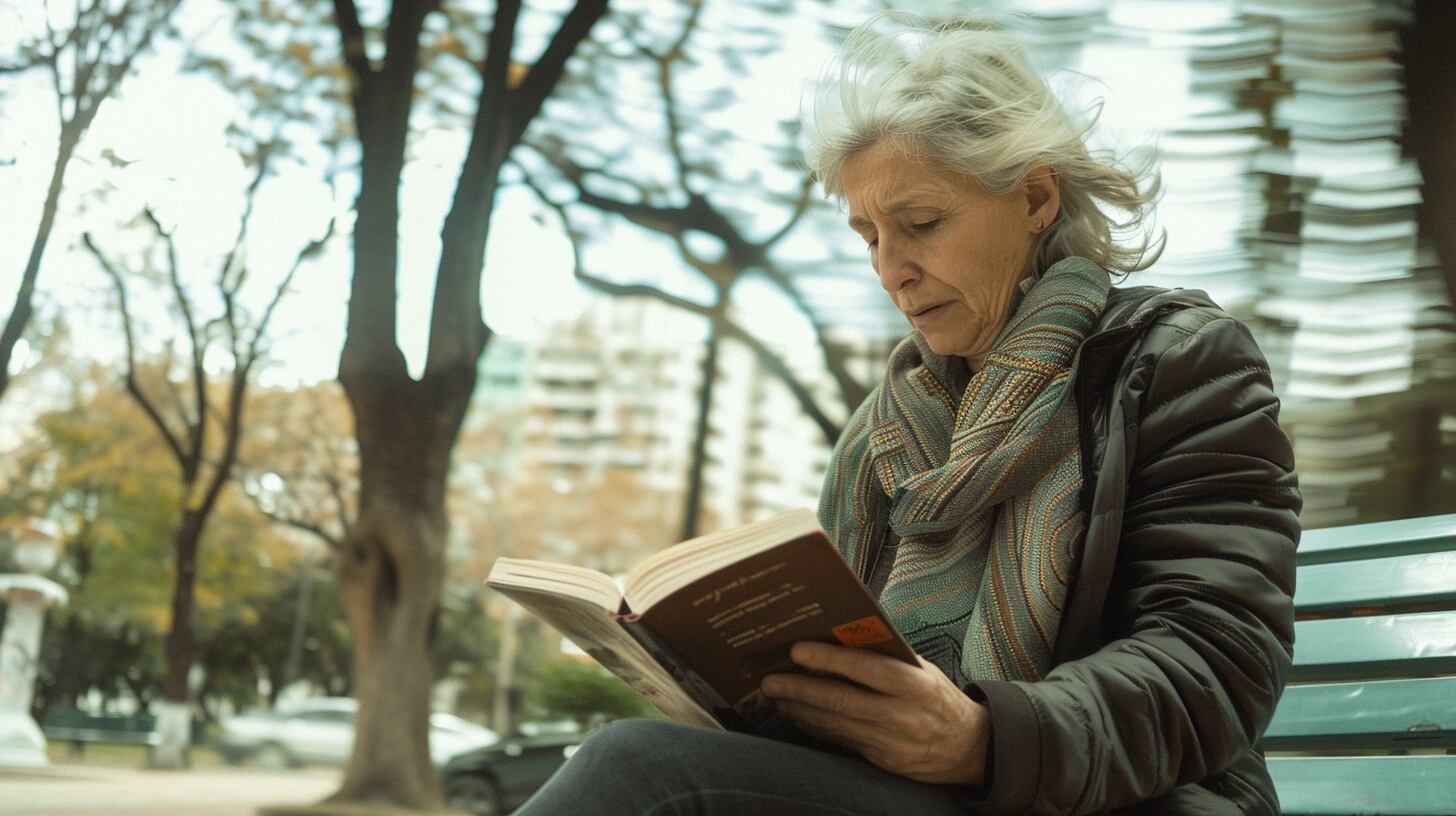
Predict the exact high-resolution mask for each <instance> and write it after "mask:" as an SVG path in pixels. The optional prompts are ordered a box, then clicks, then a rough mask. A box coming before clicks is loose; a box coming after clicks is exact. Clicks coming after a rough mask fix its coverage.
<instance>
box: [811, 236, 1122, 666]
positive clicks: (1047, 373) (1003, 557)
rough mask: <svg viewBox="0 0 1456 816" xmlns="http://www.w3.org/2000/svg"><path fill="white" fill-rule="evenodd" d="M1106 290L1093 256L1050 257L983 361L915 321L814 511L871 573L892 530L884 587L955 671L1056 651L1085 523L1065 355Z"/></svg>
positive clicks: (1044, 661) (912, 630)
mask: <svg viewBox="0 0 1456 816" xmlns="http://www.w3.org/2000/svg"><path fill="white" fill-rule="evenodd" d="M1107 290H1108V276H1107V273H1106V271H1104V270H1103V269H1102V268H1101V267H1099V266H1097V265H1096V264H1095V263H1092V262H1091V261H1088V260H1086V259H1084V258H1068V259H1066V260H1063V261H1060V262H1058V263H1057V264H1055V265H1053V266H1052V267H1051V268H1050V269H1048V270H1047V271H1046V273H1045V274H1044V275H1043V276H1042V277H1041V279H1040V280H1038V281H1037V282H1036V284H1035V285H1034V286H1032V287H1031V289H1030V290H1029V291H1027V293H1026V295H1025V296H1024V297H1023V298H1022V301H1021V303H1020V304H1019V305H1018V306H1017V308H1016V311H1015V313H1014V314H1013V315H1012V317H1011V319H1009V320H1008V321H1007V323H1006V326H1005V328H1004V329H1002V331H1001V334H1000V336H999V337H998V338H997V340H996V342H995V344H994V346H993V347H992V349H991V351H990V352H989V353H988V354H987V355H986V358H985V361H984V364H983V365H982V367H981V369H980V371H978V372H976V373H975V375H974V376H970V375H969V373H968V370H967V368H966V366H965V364H964V362H963V361H962V360H961V359H960V358H946V357H941V356H939V355H937V354H935V353H934V352H932V351H931V350H930V348H929V347H928V346H927V345H926V343H925V338H924V337H923V336H922V335H921V334H920V333H919V332H916V333H914V334H913V335H911V336H910V337H908V338H906V340H905V341H904V342H902V343H900V345H899V346H898V347H897V348H896V349H895V351H894V353H893V354H892V355H891V358H890V362H889V366H888V368H887V371H886V374H885V379H884V382H883V383H882V384H881V385H880V386H879V387H878V388H877V389H876V390H875V392H874V393H873V394H871V395H870V397H869V398H868V399H867V400H866V401H865V404H864V405H863V406H861V407H860V409H859V410H858V411H857V412H856V413H855V416H854V418H853V419H852V420H851V421H850V425H849V427H848V428H846V429H845V433H844V437H843V438H842V439H841V440H840V443H839V445H837V446H836V447H835V452H834V457H833V460H832V461H831V462H830V467H829V474H828V478H827V479H826V481H825V486H824V492H823V494H822V496H821V499H820V508H819V518H820V522H821V523H822V524H823V525H824V528H825V530H826V531H827V532H828V533H829V536H830V539H831V540H832V541H835V542H836V543H837V544H838V546H839V548H840V550H841V552H842V553H843V554H844V556H845V559H846V560H847V561H849V563H850V564H851V565H853V566H855V567H856V568H857V569H859V570H860V571H861V574H862V575H863V574H865V570H867V569H868V568H869V564H868V563H867V562H868V560H869V558H870V555H871V553H872V552H874V551H876V550H877V548H878V547H879V546H880V545H881V543H882V542H884V543H889V544H891V545H892V547H893V553H892V552H891V551H890V550H886V552H885V556H884V557H891V556H892V555H893V559H894V560H893V563H892V566H890V569H889V576H888V579H887V580H886V582H885V585H884V589H883V591H882V592H881V594H880V602H881V604H882V605H883V606H884V608H885V611H886V612H887V613H888V614H889V615H890V618H891V619H892V621H893V622H894V624H895V626H896V627H897V628H898V629H899V630H900V631H901V632H902V633H903V634H904V635H905V636H906V638H907V639H908V640H909V641H910V643H911V645H913V646H914V647H915V649H916V651H917V652H919V653H920V654H921V655H922V656H923V657H925V659H927V660H929V661H930V662H932V663H935V664H936V665H937V666H939V667H940V669H941V670H942V671H944V672H945V673H946V675H947V676H948V677H950V678H951V679H952V680H953V681H955V682H956V684H957V685H963V684H965V683H966V682H967V681H970V680H977V679H1000V680H1037V679H1040V678H1041V677H1042V676H1043V675H1044V674H1045V673H1046V672H1047V670H1048V669H1049V668H1050V667H1051V665H1050V664H1051V654H1052V646H1053V644H1054V643H1055V642H1056V637H1057V628H1058V625H1059V623H1060V620H1061V610H1062V605H1063V603H1064V602H1065V600H1066V597H1067V591H1068V586H1069V582H1070V580H1071V577H1072V575H1074V574H1075V569H1076V566H1077V561H1078V558H1079V556H1080V553H1081V547H1082V540H1083V534H1084V532H1085V529H1086V527H1085V519H1084V518H1083V514H1082V511H1081V505H1080V495H1079V494H1080V492H1081V487H1082V464H1081V451H1080V445H1079V440H1078V432H1077V431H1078V429H1077V412H1076V406H1075V405H1074V404H1073V397H1072V388H1071V385H1072V379H1073V378H1072V371H1073V368H1072V362H1073V358H1074V357H1075V355H1076V353H1077V349H1078V347H1079V346H1080V345H1081V344H1082V341H1083V340H1084V339H1085V338H1086V337H1087V335H1088V333H1089V332H1090V331H1091V330H1092V327H1093V326H1095V325H1096V323H1097V320H1098V318H1099V317H1100V316H1101V314H1102V310H1103V308H1104V306H1105V305H1106V302H1107ZM967 377H969V382H967ZM962 385H964V391H963V393H961V394H960V395H959V399H957V398H956V395H957V392H958V391H960V389H961V386H962ZM896 538H898V540H899V543H898V546H893V542H894V540H895V539H896Z"/></svg>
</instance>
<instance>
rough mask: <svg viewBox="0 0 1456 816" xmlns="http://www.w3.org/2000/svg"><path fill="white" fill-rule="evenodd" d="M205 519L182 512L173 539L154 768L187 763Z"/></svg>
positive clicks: (178, 766) (172, 766) (178, 765)
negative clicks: (195, 616) (199, 553)
mask: <svg viewBox="0 0 1456 816" xmlns="http://www.w3.org/2000/svg"><path fill="white" fill-rule="evenodd" d="M205 521H206V517H205V516H204V515H202V514H201V513H198V512H195V511H187V512H185V513H184V514H183V515H182V522H181V524H179V525H178V526H177V533H176V536H175V537H174V538H173V540H172V552H173V556H174V558H175V561H176V568H177V574H176V577H175V580H174V582H173V585H172V621H171V627H170V628H169V629H168V631H167V642H166V647H165V654H166V658H167V675H166V679H165V680H164V681H163V683H162V700H163V702H164V703H165V704H166V705H165V707H164V708H160V709H158V716H159V717H161V718H163V719H166V720H167V722H165V723H164V722H162V721H161V720H159V721H158V730H159V731H160V736H161V738H162V742H161V743H160V744H159V745H157V746H156V748H155V749H153V751H152V754H151V761H150V764H151V766H152V767H154V768H185V767H187V765H188V755H187V750H188V743H189V742H190V741H191V740H190V738H191V733H190V732H191V723H190V720H191V717H190V709H191V694H190V689H189V688H188V679H189V676H190V675H191V673H192V666H193V663H194V662H195V661H196V659H197V634H196V630H195V627H194V626H193V621H192V609H193V606H194V605H195V602H196V595H197V546H198V543H199V542H200V541H201V539H202V527H203V524H204V522H205ZM179 722H180V723H182V725H179V724H178V723H179Z"/></svg>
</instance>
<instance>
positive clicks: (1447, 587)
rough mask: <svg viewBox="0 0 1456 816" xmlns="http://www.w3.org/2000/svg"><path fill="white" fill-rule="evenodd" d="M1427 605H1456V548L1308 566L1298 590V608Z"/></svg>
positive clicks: (1301, 573)
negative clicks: (1446, 550)
mask: <svg viewBox="0 0 1456 816" xmlns="http://www.w3.org/2000/svg"><path fill="white" fill-rule="evenodd" d="M1429 605H1442V606H1444V607H1445V608H1456V550H1452V551H1448V552H1435V553H1417V554H1415V555H1399V556H1393V557H1389V558H1375V559H1370V560H1366V561H1344V562H1338V563H1329V564H1316V565H1312V566H1308V567H1304V568H1303V569H1300V570H1299V576H1298V581H1297V584H1296V589H1295V592H1294V611H1295V614H1309V613H1314V612H1333V611H1339V610H1349V609H1354V608H1358V607H1362V606H1386V607H1401V606H1429Z"/></svg>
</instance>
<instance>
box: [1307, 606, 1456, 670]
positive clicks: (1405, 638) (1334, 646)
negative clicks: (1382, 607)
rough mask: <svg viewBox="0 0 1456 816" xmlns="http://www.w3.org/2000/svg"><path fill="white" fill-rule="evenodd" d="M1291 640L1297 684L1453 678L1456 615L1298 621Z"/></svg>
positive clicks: (1430, 614) (1385, 616)
mask: <svg viewBox="0 0 1456 816" xmlns="http://www.w3.org/2000/svg"><path fill="white" fill-rule="evenodd" d="M1294 639H1295V640H1294V644H1295V645H1294V679H1295V680H1296V681H1310V680H1357V679H1370V678H1378V677H1418V676H1423V675H1436V674H1456V612H1423V613H1412V614H1404V615H1371V616H1369V617H1363V618H1338V619H1332V620H1307V621H1299V622H1297V623H1295V624H1294Z"/></svg>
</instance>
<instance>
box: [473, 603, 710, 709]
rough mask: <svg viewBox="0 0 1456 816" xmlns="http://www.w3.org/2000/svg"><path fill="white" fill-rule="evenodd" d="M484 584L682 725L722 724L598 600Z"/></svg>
mask: <svg viewBox="0 0 1456 816" xmlns="http://www.w3.org/2000/svg"><path fill="white" fill-rule="evenodd" d="M487 583H489V584H490V586H491V587H493V588H494V589H496V590H497V591H499V592H501V593H502V594H504V595H506V596H508V597H509V598H511V599H512V600H514V601H516V602H517V603H519V604H520V605H521V606H524V607H526V608H527V609H529V610H530V611H531V612H532V613H533V614H535V615H536V616H537V617H539V618H540V619H541V620H543V621H546V622H547V623H549V624H551V625H552V626H553V627H555V628H556V629H557V630H558V631H559V632H561V634H563V635H565V636H566V637H567V638H568V639H569V640H570V641H571V642H572V643H575V644H576V645H577V646H578V647H580V648H581V650H582V651H584V652H586V653H587V654H589V655H591V656H592V657H593V658H594V659H595V660H596V661H597V662H598V663H600V664H602V666H604V667H606V669H607V670H609V671H610V672H612V674H615V675H617V677H619V678H621V679H622V681H623V682H625V683H626V684H627V685H629V686H631V687H632V690H633V691H636V692H637V693H638V694H640V695H642V697H643V698H644V699H646V700H647V702H649V703H651V704H652V705H653V706H655V707H656V708H657V710H658V711H661V712H662V713H663V714H665V715H667V716H668V717H670V718H672V719H674V720H676V721H678V722H680V723H685V724H688V725H702V726H707V727H709V728H722V726H721V725H719V724H718V722H717V720H715V719H713V716H712V715H711V714H709V713H708V712H707V711H704V710H703V708H702V706H699V705H698V704H697V703H695V702H693V699H692V698H691V697H689V696H688V695H687V693H685V692H684V691H683V690H682V689H681V688H678V685H677V683H675V682H674V681H673V679H672V676H671V675H670V674H668V672H667V670H666V669H664V668H663V667H662V666H659V665H658V664H657V661H655V660H653V659H652V656H651V655H649V654H648V653H647V650H646V649H644V648H643V647H642V644H640V643H638V642H637V641H636V640H635V639H634V638H633V637H632V636H631V635H629V634H627V631H626V630H625V629H623V628H622V625H621V624H620V623H619V622H618V620H617V615H616V614H615V613H613V612H610V611H608V610H607V609H604V608H603V607H602V606H601V605H600V604H599V603H596V602H594V601H591V600H585V599H582V598H578V597H573V596H571V595H562V594H557V593H555V592H551V591H549V590H544V589H532V588H526V587H521V586H511V585H509V584H503V583H496V582H494V581H487Z"/></svg>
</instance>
